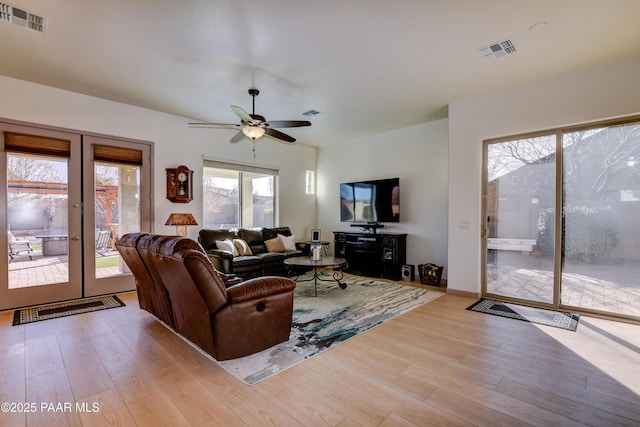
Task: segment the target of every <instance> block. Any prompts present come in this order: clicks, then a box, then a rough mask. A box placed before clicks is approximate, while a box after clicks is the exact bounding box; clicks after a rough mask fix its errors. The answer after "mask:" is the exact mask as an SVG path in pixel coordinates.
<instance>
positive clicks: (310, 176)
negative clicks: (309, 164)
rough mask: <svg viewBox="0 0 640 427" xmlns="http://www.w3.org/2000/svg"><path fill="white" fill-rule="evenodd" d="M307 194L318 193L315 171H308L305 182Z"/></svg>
mask: <svg viewBox="0 0 640 427" xmlns="http://www.w3.org/2000/svg"><path fill="white" fill-rule="evenodd" d="M304 188H305V193H306V194H316V174H315V172H314V171H307V173H306V174H305V183H304Z"/></svg>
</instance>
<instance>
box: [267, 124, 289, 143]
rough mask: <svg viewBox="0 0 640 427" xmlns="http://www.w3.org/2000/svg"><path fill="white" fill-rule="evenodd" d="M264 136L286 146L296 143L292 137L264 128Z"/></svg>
mask: <svg viewBox="0 0 640 427" xmlns="http://www.w3.org/2000/svg"><path fill="white" fill-rule="evenodd" d="M264 133H265V135H269V136H270V137H272V138H275V139H277V140H279V142H285V143H288V144H293V143H294V142H296V139H295V138H294V137H292V136H289V135H287V134H286V133H282V132H280V131H279V130H275V129H273V128H266V129H265V130H264Z"/></svg>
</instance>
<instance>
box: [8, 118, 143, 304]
mask: <svg viewBox="0 0 640 427" xmlns="http://www.w3.org/2000/svg"><path fill="white" fill-rule="evenodd" d="M0 132H1V140H0V141H1V143H2V147H1V148H2V150H1V160H0V167H1V170H0V184H1V185H0V203H1V206H2V209H0V228H2V229H3V230H5V232H3V233H2V235H1V236H0V275H1V276H2V277H3V278H4V279H6V280H2V281H0V309H8V308H15V307H22V306H28V305H34V304H42V303H48V302H55V301H62V300H68V299H75V298H80V297H84V296H92V295H100V294H105V293H111V292H119V291H125V290H130V289H134V288H135V285H134V282H133V279H132V276H131V275H130V274H129V272H128V270H127V268H126V265H125V264H124V263H123V262H122V260H121V259H120V257H119V255H118V253H117V251H115V247H114V242H115V240H116V239H117V237H119V236H120V235H122V234H123V233H127V232H131V231H149V230H150V228H151V222H150V221H151V212H150V211H151V208H150V205H151V202H150V197H149V195H150V184H149V183H150V172H149V169H150V167H149V164H148V163H149V159H150V144H148V143H140V142H133V141H122V140H116V139H113V140H111V139H108V138H102V137H95V136H87V135H81V134H76V133H73V132H67V131H60V130H56V129H50V128H39V127H33V126H28V125H23V124H16V123H3V122H0ZM141 194H144V195H146V196H145V197H140V195H141Z"/></svg>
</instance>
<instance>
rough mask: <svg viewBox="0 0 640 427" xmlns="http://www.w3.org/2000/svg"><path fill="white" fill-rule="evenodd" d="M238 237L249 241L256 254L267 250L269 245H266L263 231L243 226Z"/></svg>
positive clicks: (252, 250)
mask: <svg viewBox="0 0 640 427" xmlns="http://www.w3.org/2000/svg"><path fill="white" fill-rule="evenodd" d="M238 237H239V238H241V239H242V240H244V241H245V242H247V244H248V245H249V247H250V248H251V252H252V253H253V254H254V255H255V254H263V253H265V252H267V247H266V246H265V245H264V238H263V237H262V231H260V230H249V229H246V228H241V229H240V230H238Z"/></svg>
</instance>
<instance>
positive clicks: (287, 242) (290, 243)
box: [278, 234, 296, 251]
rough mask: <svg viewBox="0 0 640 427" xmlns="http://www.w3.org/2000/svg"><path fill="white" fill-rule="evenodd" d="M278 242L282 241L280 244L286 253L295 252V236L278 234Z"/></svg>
mask: <svg viewBox="0 0 640 427" xmlns="http://www.w3.org/2000/svg"><path fill="white" fill-rule="evenodd" d="M278 237H279V238H280V240H282V244H283V245H284V249H285V250H287V251H295V250H296V236H295V235H293V236H283V235H282V234H278Z"/></svg>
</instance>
